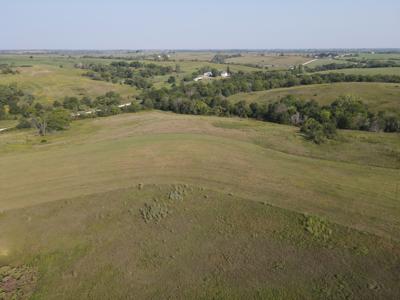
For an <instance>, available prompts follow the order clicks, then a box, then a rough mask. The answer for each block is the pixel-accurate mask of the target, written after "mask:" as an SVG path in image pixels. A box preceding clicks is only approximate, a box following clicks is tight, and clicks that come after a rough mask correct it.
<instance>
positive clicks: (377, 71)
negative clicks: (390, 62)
mask: <svg viewBox="0 0 400 300" xmlns="http://www.w3.org/2000/svg"><path fill="white" fill-rule="evenodd" d="M320 73H343V74H355V75H396V76H400V67H392V68H353V69H341V70H332V71H323V72H320Z"/></svg>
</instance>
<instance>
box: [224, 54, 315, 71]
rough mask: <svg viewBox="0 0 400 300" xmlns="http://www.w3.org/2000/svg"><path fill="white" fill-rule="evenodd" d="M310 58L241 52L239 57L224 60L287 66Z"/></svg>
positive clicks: (277, 66) (279, 66)
mask: <svg viewBox="0 0 400 300" xmlns="http://www.w3.org/2000/svg"><path fill="white" fill-rule="evenodd" d="M311 59H312V58H308V57H305V56H301V55H283V56H281V55H279V54H275V55H273V54H265V55H262V54H260V53H242V56H241V57H234V58H229V59H227V60H226V62H227V63H235V64H252V65H262V66H265V67H275V68H288V67H290V66H293V65H301V64H303V63H305V62H307V61H310V60H311Z"/></svg>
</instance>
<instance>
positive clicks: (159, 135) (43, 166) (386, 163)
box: [0, 113, 400, 238]
mask: <svg viewBox="0 0 400 300" xmlns="http://www.w3.org/2000/svg"><path fill="white" fill-rule="evenodd" d="M222 120H223V121H222V122H224V123H222V124H221V119H218V118H198V117H190V116H176V115H173V114H166V113H151V114H147V113H144V114H138V115H122V116H118V117H114V118H104V119H98V120H86V121H82V122H76V123H75V124H74V127H73V128H72V129H71V130H70V131H68V132H66V133H65V134H63V133H61V134H59V135H54V136H49V137H48V141H47V143H45V144H42V143H40V139H39V138H37V137H35V136H33V135H32V134H30V133H28V134H27V135H24V133H22V132H19V133H17V134H14V133H13V132H10V133H5V134H3V135H2V136H1V140H0V142H1V148H0V149H1V151H2V152H3V154H2V156H1V157H0V167H1V169H2V170H5V172H2V174H1V175H0V181H1V182H2V184H3V186H2V189H1V191H0V199H1V209H3V210H6V209H11V208H17V207H24V206H26V205H34V204H39V203H43V202H47V201H54V200H59V199H64V198H72V197H77V196H80V195H85V194H91V193H94V192H95V193H98V192H106V191H110V190H113V189H118V188H124V187H126V186H129V185H130V184H131V182H138V181H141V182H144V183H165V184H169V183H174V182H184V183H189V184H197V185H204V186H207V187H208V188H212V189H216V190H223V191H229V192H233V193H235V194H236V193H237V194H238V195H241V196H242V197H246V198H252V199H254V200H257V201H260V200H264V201H267V202H270V203H273V204H276V205H279V206H281V207H285V208H290V209H295V210H298V211H301V212H310V213H315V214H319V215H321V216H325V217H328V218H330V219H332V220H334V221H335V222H339V223H341V224H344V225H351V226H352V227H355V228H360V229H363V230H368V231H370V232H374V233H379V234H382V235H385V236H392V237H396V238H399V237H400V236H399V235H398V230H397V227H396V226H395V225H393V224H396V222H397V221H396V220H398V216H399V214H398V210H399V208H398V206H397V204H396V203H397V200H396V199H397V198H396V197H398V195H397V194H396V188H397V186H396V184H397V183H398V180H399V172H398V170H396V169H391V168H383V167H395V166H397V167H399V153H398V149H399V144H398V139H397V138H396V137H397V136H396V135H389V134H388V135H387V136H388V137H389V139H387V140H386V139H385V136H386V135H384V134H382V135H374V134H368V133H363V134H361V135H360V136H359V138H358V139H354V137H352V138H350V137H349V139H347V138H346V135H345V136H344V140H343V141H342V142H340V143H341V144H337V145H332V146H329V145H327V146H326V148H317V147H316V146H315V145H312V146H308V144H307V143H306V142H304V141H303V140H302V138H301V137H300V136H298V133H296V129H295V128H291V127H286V126H278V125H273V124H268V123H262V122H256V121H247V122H248V123H247V122H246V123H242V122H241V121H240V120H238V121H234V123H233V125H232V120H230V119H222ZM214 122H216V123H214ZM213 124H215V125H213ZM243 124H244V127H243ZM232 126H233V127H232ZM236 126H239V128H237V127H236ZM235 127H236V128H235ZM281 128H282V129H281ZM355 135H357V134H355ZM380 137H381V138H380ZM391 139H392V140H391ZM282 141H283V142H282ZM314 146H315V147H314ZM344 149H348V150H344ZM355 149H357V152H356V151H354V150H355ZM352 150H353V151H352ZM339 161H341V162H339ZM365 164H367V165H365ZM368 164H372V165H369V166H368ZM373 165H375V166H379V167H375V166H373ZM249 166H251V168H250V167H249ZM22 173H24V174H26V176H23V177H21V175H20V174H22ZM228 174H229V175H228ZM232 174H234V176H232ZM19 186H24V189H20V188H18V187H19ZM38 187H40V189H39V188H38ZM376 199H380V201H379V203H378V202H376ZM360 212H362V213H360ZM355 219H356V220H357V222H354V220H355Z"/></svg>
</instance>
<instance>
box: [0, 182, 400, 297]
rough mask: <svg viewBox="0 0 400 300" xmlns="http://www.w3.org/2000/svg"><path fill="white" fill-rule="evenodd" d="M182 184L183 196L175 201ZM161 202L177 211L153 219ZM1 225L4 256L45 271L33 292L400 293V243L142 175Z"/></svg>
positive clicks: (20, 213)
mask: <svg viewBox="0 0 400 300" xmlns="http://www.w3.org/2000/svg"><path fill="white" fill-rule="evenodd" d="M177 187H179V188H180V189H181V190H182V191H184V193H185V195H184V197H183V199H181V200H179V201H174V200H170V199H169V197H168V194H169V193H170V192H171V191H174V190H175V189H176V188H177ZM154 201H156V202H157V203H160V204H163V205H165V206H166V207H168V208H169V214H168V215H166V216H165V217H164V218H162V219H158V220H157V221H155V220H150V221H147V222H146V221H145V220H144V219H143V217H142V214H141V210H142V208H143V207H146V205H148V203H153V202H154ZM310 220H315V221H313V223H312V224H313V225H312V226H311V227H312V228H313V231H310V230H309V228H310ZM1 222H2V226H1V227H0V233H1V237H2V244H1V247H2V250H3V253H5V251H7V253H8V255H7V256H4V255H3V256H2V257H0V259H1V262H2V263H3V264H9V265H21V264H22V265H23V266H24V265H25V266H29V268H31V269H32V270H36V272H37V273H36V276H35V278H34V283H35V286H34V289H33V291H31V293H33V295H32V299H81V298H90V299H99V298H101V299H111V298H113V299H115V298H118V299H122V298H135V299H150V298H179V299H194V298H195V299H211V298H217V299H260V298H261V299H263V298H267V299H270V298H272V299H327V298H332V299H348V298H363V299H374V298H382V299H384V298H394V297H395V296H396V295H397V294H398V293H399V286H398V282H397V275H398V273H397V270H396V259H397V255H399V245H398V244H397V243H395V242H390V241H387V240H384V239H382V238H379V237H376V236H372V235H366V234H361V233H359V232H357V231H354V230H348V229H346V228H344V227H342V226H338V225H336V224H333V223H329V222H324V223H323V224H324V227H323V228H324V229H323V230H322V232H325V231H326V230H328V229H329V232H330V234H329V235H328V237H327V238H320V237H321V234H320V232H321V230H320V229H315V228H320V226H319V225H318V224H320V223H319V222H321V221H320V219H317V218H313V219H311V218H310V217H308V216H304V215H301V214H298V213H295V212H290V211H286V210H282V209H279V208H276V207H273V206H270V205H265V204H263V203H259V202H254V201H249V200H247V199H243V198H240V197H237V196H230V195H228V194H226V193H218V192H215V191H212V190H208V189H205V188H203V187H197V186H190V185H180V186H177V185H172V186H171V185H144V187H143V188H141V189H138V188H137V186H135V184H134V183H132V184H131V185H130V187H127V188H125V189H119V190H114V191H112V192H109V193H100V194H93V195H90V196H84V197H79V198H74V199H68V200H65V201H56V202H51V203H45V204H41V205H38V206H34V207H28V208H24V209H18V210H13V211H9V212H6V213H4V214H3V215H2V217H1ZM325 228H328V229H325ZM360 249H363V251H360ZM25 268H26V267H25ZM28 270H29V269H28Z"/></svg>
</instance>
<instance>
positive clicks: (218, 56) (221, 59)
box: [211, 53, 242, 64]
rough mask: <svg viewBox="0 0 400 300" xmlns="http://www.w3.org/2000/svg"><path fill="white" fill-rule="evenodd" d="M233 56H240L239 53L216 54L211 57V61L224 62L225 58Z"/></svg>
mask: <svg viewBox="0 0 400 300" xmlns="http://www.w3.org/2000/svg"><path fill="white" fill-rule="evenodd" d="M235 57H242V55H241V54H240V53H238V54H216V55H215V56H214V57H213V58H212V59H211V62H212V63H215V64H224V63H225V60H227V59H229V58H235Z"/></svg>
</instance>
